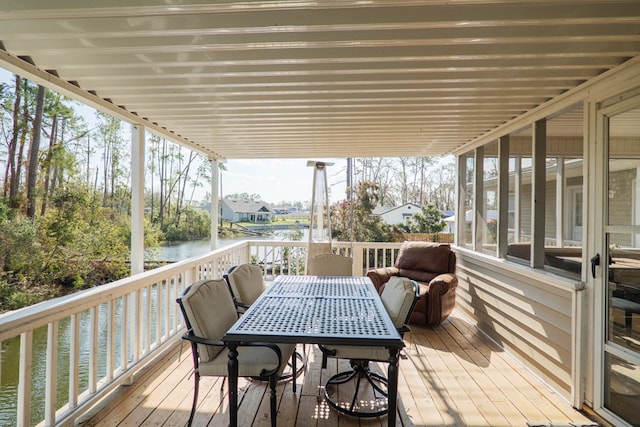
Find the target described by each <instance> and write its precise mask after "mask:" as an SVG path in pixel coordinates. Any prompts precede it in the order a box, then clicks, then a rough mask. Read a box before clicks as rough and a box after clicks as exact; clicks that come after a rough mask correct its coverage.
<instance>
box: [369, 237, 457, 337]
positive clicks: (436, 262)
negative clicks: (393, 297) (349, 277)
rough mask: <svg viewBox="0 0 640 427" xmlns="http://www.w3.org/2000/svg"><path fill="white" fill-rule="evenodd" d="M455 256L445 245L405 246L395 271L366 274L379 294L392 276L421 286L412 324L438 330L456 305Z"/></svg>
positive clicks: (376, 270)
mask: <svg viewBox="0 0 640 427" xmlns="http://www.w3.org/2000/svg"><path fill="white" fill-rule="evenodd" d="M455 271H456V254H455V252H453V251H452V250H451V246H450V245H449V244H446V243H431V242H404V243H403V244H402V246H401V247H400V252H399V253H398V258H397V259H396V263H395V266H394V267H386V268H378V269H375V270H370V271H368V272H367V276H368V277H369V278H370V279H371V280H372V281H373V284H374V285H375V287H376V289H377V290H378V292H379V293H382V290H383V289H384V284H385V283H387V281H389V279H390V278H391V277H392V276H401V277H408V278H409V279H412V280H415V281H416V282H418V284H419V285H420V300H419V301H418V303H417V304H416V307H415V309H414V310H413V314H412V315H411V322H413V323H418V324H421V325H430V326H437V325H439V324H440V323H442V322H443V321H444V320H445V319H446V318H447V316H449V314H451V312H452V311H453V308H454V307H455V305H456V288H457V287H458V278H457V277H456V275H455Z"/></svg>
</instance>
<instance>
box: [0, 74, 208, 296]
mask: <svg viewBox="0 0 640 427" xmlns="http://www.w3.org/2000/svg"><path fill="white" fill-rule="evenodd" d="M87 111H88V110H87V108H86V107H84V106H81V105H80V104H78V103H77V102H75V101H72V100H70V99H68V98H66V97H64V96H62V95H60V94H58V93H55V92H53V91H51V90H48V89H46V88H44V87H43V86H40V85H36V84H34V83H33V82H31V81H29V80H26V79H23V78H21V77H20V76H17V75H16V76H13V79H12V80H11V81H7V82H2V83H0V139H1V142H0V167H1V168H2V169H1V170H2V175H0V185H1V190H0V191H1V192H0V305H2V306H3V307H5V308H16V307H20V306H23V305H26V304H29V303H32V302H35V301H38V300H41V299H45V298H47V297H48V296H50V295H51V294H58V293H60V292H65V290H68V291H72V290H75V289H78V288H82V287H86V286H90V285H95V284H100V283H104V282H108V281H111V280H115V279H117V278H120V277H123V276H124V275H126V274H127V273H128V268H127V264H126V263H127V261H128V258H129V249H128V248H129V244H130V220H129V218H130V208H131V205H130V198H131V189H130V178H131V171H130V151H131V150H130V133H131V132H130V129H129V128H128V127H127V126H125V125H124V123H123V122H122V121H121V120H119V119H117V118H114V117H111V116H108V115H106V114H102V113H100V112H96V111H89V112H87ZM83 112H84V114H83ZM145 165H146V168H145V183H146V185H147V188H146V189H145V194H146V196H145V197H146V200H145V206H146V215H145V239H146V242H145V246H146V247H157V246H158V243H159V242H160V241H163V240H186V239H190V238H206V237H208V235H209V231H210V225H209V224H210V221H209V216H208V214H207V213H206V212H204V211H202V210H199V209H195V208H194V207H193V202H194V194H195V191H196V189H197V188H198V186H200V185H202V184H201V183H202V182H205V181H207V180H208V176H207V174H208V173H209V167H208V163H207V162H206V161H205V159H203V158H202V156H200V155H198V154H196V153H194V152H192V151H191V150H187V149H184V148H181V147H179V146H178V145H176V144H174V143H171V142H169V141H167V140H166V139H164V138H161V137H158V136H155V135H149V136H148V137H147V146H146V159H145Z"/></svg>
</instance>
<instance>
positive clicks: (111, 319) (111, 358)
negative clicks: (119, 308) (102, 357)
mask: <svg viewBox="0 0 640 427" xmlns="http://www.w3.org/2000/svg"><path fill="white" fill-rule="evenodd" d="M115 321H116V309H115V303H114V300H112V299H110V300H109V301H108V302H107V315H106V323H107V324H106V326H107V366H106V370H107V382H111V380H113V372H114V370H115V366H114V365H115V352H116V349H115V343H116V340H115V330H116V325H115Z"/></svg>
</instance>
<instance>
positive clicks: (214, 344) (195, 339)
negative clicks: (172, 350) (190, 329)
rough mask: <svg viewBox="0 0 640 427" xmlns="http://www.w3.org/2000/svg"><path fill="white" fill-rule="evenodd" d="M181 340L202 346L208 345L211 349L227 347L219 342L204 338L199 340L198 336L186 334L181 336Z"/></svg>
mask: <svg viewBox="0 0 640 427" xmlns="http://www.w3.org/2000/svg"><path fill="white" fill-rule="evenodd" d="M182 339H183V340H187V341H191V342H192V343H195V344H203V345H210V346H212V347H226V346H227V345H226V344H225V343H224V342H223V341H220V340H208V339H206V338H201V337H198V336H195V335H193V334H190V333H186V334H184V335H183V336H182Z"/></svg>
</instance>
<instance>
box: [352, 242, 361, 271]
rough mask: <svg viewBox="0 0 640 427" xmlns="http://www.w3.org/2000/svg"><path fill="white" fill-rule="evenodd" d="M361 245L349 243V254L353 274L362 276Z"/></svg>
mask: <svg viewBox="0 0 640 427" xmlns="http://www.w3.org/2000/svg"><path fill="white" fill-rule="evenodd" d="M362 252H363V250H362V246H360V245H356V244H355V243H354V244H352V245H351V256H352V257H353V275H354V276H362V275H363V273H364V258H363V256H362Z"/></svg>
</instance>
